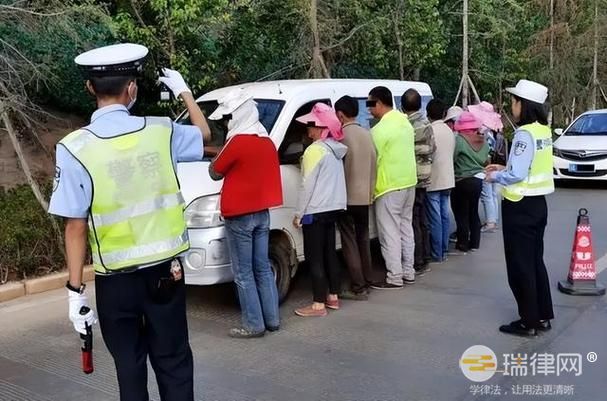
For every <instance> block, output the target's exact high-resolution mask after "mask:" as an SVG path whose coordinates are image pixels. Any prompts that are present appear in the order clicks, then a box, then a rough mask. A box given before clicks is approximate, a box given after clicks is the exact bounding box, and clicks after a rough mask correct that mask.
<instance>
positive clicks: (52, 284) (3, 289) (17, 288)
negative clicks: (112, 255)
mask: <svg viewBox="0 0 607 401" xmlns="http://www.w3.org/2000/svg"><path fill="white" fill-rule="evenodd" d="M94 279H95V271H94V270H93V267H92V266H86V267H85V268H84V272H83V276H82V281H84V282H89V281H92V280H94ZM67 280H68V272H67V271H62V272H58V273H52V274H49V275H48V276H44V277H38V278H33V279H29V280H24V281H20V282H11V283H6V284H2V285H0V302H4V301H10V300H13V299H16V298H20V297H23V296H25V295H32V294H39V293H41V292H46V291H51V290H56V289H58V288H62V287H65V283H66V282H67Z"/></svg>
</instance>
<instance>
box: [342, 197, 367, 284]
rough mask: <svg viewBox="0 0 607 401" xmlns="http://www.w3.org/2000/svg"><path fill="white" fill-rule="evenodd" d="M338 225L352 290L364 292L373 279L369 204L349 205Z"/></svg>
mask: <svg viewBox="0 0 607 401" xmlns="http://www.w3.org/2000/svg"><path fill="white" fill-rule="evenodd" d="M338 227H339V233H340V234H341V250H342V253H343V255H344V259H345V260H346V266H347V268H348V273H349V274H350V281H351V288H352V292H355V293H360V292H363V291H364V290H365V289H366V288H367V287H368V286H369V284H371V282H372V280H373V270H372V268H373V266H372V264H371V263H372V262H371V243H370V242H369V206H348V210H347V211H346V212H345V213H343V214H342V215H341V216H340V217H339V221H338Z"/></svg>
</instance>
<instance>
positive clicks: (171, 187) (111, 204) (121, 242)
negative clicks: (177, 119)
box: [60, 117, 189, 274]
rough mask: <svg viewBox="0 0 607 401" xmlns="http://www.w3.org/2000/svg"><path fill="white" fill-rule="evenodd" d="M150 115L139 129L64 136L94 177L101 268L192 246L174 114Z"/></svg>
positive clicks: (95, 248) (92, 214)
mask: <svg viewBox="0 0 607 401" xmlns="http://www.w3.org/2000/svg"><path fill="white" fill-rule="evenodd" d="M145 121H146V123H145V125H144V127H143V128H142V129H141V130H139V131H136V132H131V133H127V134H123V135H118V136H115V137H111V138H101V137H98V136H96V135H95V134H94V133H93V132H91V131H88V130H85V129H80V130H77V131H75V132H72V133H71V134H69V135H68V136H66V137H65V138H64V139H62V140H61V142H60V143H61V144H63V145H64V146H65V147H66V149H67V150H68V151H69V152H70V153H71V154H72V155H73V156H74V158H76V159H77V160H78V161H79V162H80V163H81V164H82V166H83V167H84V168H85V170H86V171H87V173H88V175H89V176H90V178H91V182H92V190H93V191H92V192H93V193H92V203H91V206H90V209H89V243H90V246H91V250H92V255H93V264H94V267H95V271H97V272H99V273H101V274H109V273H113V272H117V271H121V270H125V269H129V268H133V267H137V266H141V265H146V264H153V263H155V262H161V261H164V260H167V259H170V258H172V257H174V256H176V255H178V254H180V253H182V252H184V251H186V250H187V249H188V248H189V241H188V235H187V228H186V224H185V220H184V217H183V209H184V200H183V197H182V196H181V192H180V189H179V183H178V181H177V176H176V174H175V169H174V167H173V163H172V156H171V136H172V123H171V120H170V119H168V118H159V117H147V118H146V120H145Z"/></svg>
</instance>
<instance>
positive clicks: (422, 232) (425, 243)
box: [413, 188, 432, 270]
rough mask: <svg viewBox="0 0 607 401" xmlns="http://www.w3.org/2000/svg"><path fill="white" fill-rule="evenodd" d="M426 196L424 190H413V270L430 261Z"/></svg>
mask: <svg viewBox="0 0 607 401" xmlns="http://www.w3.org/2000/svg"><path fill="white" fill-rule="evenodd" d="M426 195H427V192H426V188H415V203H414V204H413V238H414V239H415V260H414V262H413V267H415V270H419V269H421V268H422V267H423V266H425V265H427V264H428V263H429V262H430V261H431V260H432V254H431V252H432V251H431V248H430V226H429V224H428V215H427V212H426V208H427V206H426V198H427V196H426Z"/></svg>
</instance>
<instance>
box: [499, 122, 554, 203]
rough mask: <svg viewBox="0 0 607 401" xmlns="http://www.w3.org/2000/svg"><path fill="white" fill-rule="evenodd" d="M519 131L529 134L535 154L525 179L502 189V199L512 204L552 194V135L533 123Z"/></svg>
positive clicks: (544, 127) (545, 128)
mask: <svg viewBox="0 0 607 401" xmlns="http://www.w3.org/2000/svg"><path fill="white" fill-rule="evenodd" d="M519 129H521V130H523V131H527V132H529V133H530V134H531V136H532V138H533V146H534V151H535V153H534V155H533V161H532V162H531V167H530V169H529V175H528V176H527V178H525V179H524V180H523V181H521V182H518V183H516V184H513V185H508V186H507V187H504V189H503V191H502V194H503V195H504V198H506V199H508V200H509V201H512V202H518V201H520V200H521V199H523V198H524V197H525V196H539V195H547V194H551V193H552V192H554V179H553V176H552V133H551V131H550V128H548V127H547V126H545V125H542V124H539V123H533V124H528V125H524V126H522V127H520V128H519Z"/></svg>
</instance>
